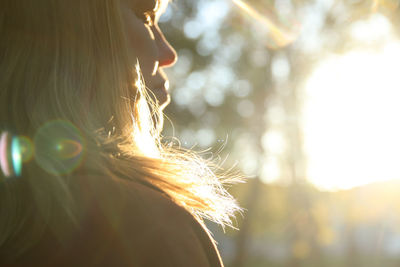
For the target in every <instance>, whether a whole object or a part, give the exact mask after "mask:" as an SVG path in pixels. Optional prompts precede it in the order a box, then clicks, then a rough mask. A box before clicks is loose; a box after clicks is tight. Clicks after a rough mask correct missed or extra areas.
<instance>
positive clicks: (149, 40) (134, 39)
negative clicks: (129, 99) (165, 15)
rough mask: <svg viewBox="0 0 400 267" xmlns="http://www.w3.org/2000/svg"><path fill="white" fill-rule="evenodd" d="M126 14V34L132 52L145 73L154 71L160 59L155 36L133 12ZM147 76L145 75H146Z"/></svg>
mask: <svg viewBox="0 0 400 267" xmlns="http://www.w3.org/2000/svg"><path fill="white" fill-rule="evenodd" d="M130 13H131V14H125V15H126V16H125V18H124V19H125V21H124V24H125V32H126V35H127V37H128V42H129V43H128V46H129V49H130V52H131V53H132V54H133V55H134V56H135V57H137V58H138V60H139V63H140V66H141V68H142V71H143V72H148V71H152V70H153V69H154V65H155V64H156V61H157V58H158V49H157V44H156V41H155V40H154V35H153V33H152V32H151V29H149V28H148V27H147V26H145V25H144V24H143V22H142V21H141V20H140V19H138V18H137V17H136V16H135V15H134V14H133V13H132V12H130ZM144 74H145V73H144Z"/></svg>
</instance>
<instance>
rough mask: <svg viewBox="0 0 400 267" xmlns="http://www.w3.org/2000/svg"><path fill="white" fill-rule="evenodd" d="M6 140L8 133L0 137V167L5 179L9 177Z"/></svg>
mask: <svg viewBox="0 0 400 267" xmlns="http://www.w3.org/2000/svg"><path fill="white" fill-rule="evenodd" d="M7 139H8V133H7V132H4V133H2V134H1V137H0V167H1V170H2V171H3V174H4V176H5V177H9V176H11V170H10V167H9V162H8V156H7Z"/></svg>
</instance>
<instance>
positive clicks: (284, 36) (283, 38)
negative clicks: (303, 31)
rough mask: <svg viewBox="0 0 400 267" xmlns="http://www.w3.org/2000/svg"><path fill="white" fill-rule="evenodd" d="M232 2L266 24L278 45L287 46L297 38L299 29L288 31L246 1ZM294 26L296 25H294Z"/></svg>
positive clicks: (262, 23) (233, 0)
mask: <svg viewBox="0 0 400 267" xmlns="http://www.w3.org/2000/svg"><path fill="white" fill-rule="evenodd" d="M232 2H233V3H234V4H235V5H236V6H237V7H239V8H240V10H242V11H243V12H244V13H246V14H247V15H249V16H250V17H251V18H253V19H255V20H256V21H257V22H258V23H260V25H262V26H264V27H265V28H266V29H268V30H269V31H270V34H271V37H272V39H273V40H274V41H275V42H276V45H277V46H278V47H283V46H286V45H288V44H290V43H292V42H293V41H294V40H295V39H296V38H297V35H298V33H297V31H293V32H291V31H287V30H284V29H283V28H282V27H281V26H280V25H278V24H277V23H276V22H274V21H273V20H272V19H271V18H269V17H268V16H264V15H263V14H261V13H260V12H258V11H257V10H256V9H255V8H253V7H252V6H250V5H249V4H247V3H245V2H244V1H242V0H232ZM292 26H293V28H296V27H294V26H295V25H292Z"/></svg>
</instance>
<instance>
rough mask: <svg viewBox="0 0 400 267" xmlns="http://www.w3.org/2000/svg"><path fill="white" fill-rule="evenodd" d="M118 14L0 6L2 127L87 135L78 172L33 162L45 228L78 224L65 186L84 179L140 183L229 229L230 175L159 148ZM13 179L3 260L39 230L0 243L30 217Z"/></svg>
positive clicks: (37, 2)
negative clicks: (53, 124) (66, 129)
mask: <svg viewBox="0 0 400 267" xmlns="http://www.w3.org/2000/svg"><path fill="white" fill-rule="evenodd" d="M120 12H121V11H120V8H119V1H116V0H84V1H83V0H68V1H65V0H51V1H49V0H2V1H0V36H1V38H0V124H1V125H3V126H5V127H11V128H12V129H13V130H14V131H15V132H16V133H18V134H21V135H25V136H29V137H31V138H33V136H34V135H35V133H36V131H37V129H38V128H39V127H40V126H42V125H43V124H45V123H46V122H49V121H52V120H56V119H57V120H58V119H61V120H66V121H69V122H71V123H72V124H73V125H75V126H76V127H77V128H78V129H79V130H80V131H81V133H82V135H83V136H84V137H85V139H86V142H85V143H86V145H85V160H84V162H83V165H82V166H80V168H79V169H77V170H75V171H74V172H72V173H70V174H67V175H54V174H49V173H47V172H45V171H44V170H43V169H41V168H39V167H38V166H37V165H36V164H34V163H33V162H31V163H28V164H26V166H24V169H23V177H22V178H21V181H26V185H25V187H27V191H28V192H29V194H31V196H32V199H33V201H34V203H35V204H34V205H35V206H36V207H37V209H39V211H40V214H41V217H42V218H44V220H45V221H46V223H47V224H49V225H50V226H51V224H52V218H53V216H55V215H54V214H55V213H57V214H58V213H61V214H64V215H65V217H66V218H67V221H68V220H70V221H71V222H73V221H74V220H75V219H76V218H75V215H74V214H75V207H76V206H77V205H79V203H76V200H74V199H73V198H72V197H71V194H70V191H69V183H68V182H69V180H70V178H71V177H72V176H77V175H80V174H82V175H85V174H91V173H98V174H101V175H105V176H108V177H110V179H115V180H118V179H129V180H142V181H143V182H146V183H149V184H151V185H153V186H156V187H157V188H159V189H160V190H162V191H163V192H165V193H166V194H167V195H168V196H170V197H171V199H172V200H173V201H175V202H176V203H177V204H178V205H181V206H183V207H184V208H186V209H187V210H188V211H189V212H191V213H192V214H193V215H194V216H196V217H197V218H198V219H200V220H201V218H207V219H210V220H213V221H215V222H217V223H220V224H222V225H230V223H231V221H230V217H231V216H232V215H233V213H234V212H235V211H237V210H238V209H239V208H238V206H237V205H236V203H235V201H234V200H233V198H232V197H231V196H230V195H229V194H228V193H227V191H226V190H225V189H224V188H223V186H222V183H223V182H231V181H233V180H235V179H234V178H229V179H228V178H226V177H224V176H223V175H219V174H218V175H217V174H216V172H215V170H212V167H210V166H211V165H210V164H208V163H207V162H206V161H204V160H203V159H201V158H200V157H198V156H196V155H195V154H194V153H192V152H190V151H185V150H183V149H179V148H173V146H170V145H169V144H162V143H161V141H160V137H159V131H158V130H157V126H156V127H154V124H153V122H152V121H156V122H157V121H158V123H161V122H160V120H161V118H162V117H161V114H160V111H159V108H158V107H157V104H156V103H152V102H151V101H150V100H149V97H148V96H147V92H146V90H145V88H144V85H143V82H142V81H141V79H140V75H139V72H140V69H139V68H138V64H137V62H136V55H134V51H133V52H132V53H131V52H130V51H129V50H128V49H127V42H126V36H125V34H124V31H123V25H122V17H121V13H120ZM128 51H129V52H128ZM149 107H150V108H149ZM18 183H20V182H19V181H17V179H15V180H8V181H7V182H3V183H2V184H1V185H0V218H1V220H0V248H1V250H2V251H5V250H8V251H7V253H8V254H7V255H9V256H10V255H13V256H16V255H18V254H19V253H22V252H23V251H25V250H26V249H28V248H29V247H30V246H31V245H32V244H34V242H35V241H37V240H38V238H39V237H40V235H41V233H42V231H43V229H44V225H43V223H42V222H41V221H34V222H29V224H31V225H32V229H33V230H32V231H31V233H29V234H27V235H26V236H24V238H23V240H19V243H18V244H17V245H16V246H15V247H13V248H9V247H7V248H6V247H4V246H5V244H6V242H7V241H8V240H9V239H12V237H13V236H14V235H15V234H16V233H18V230H19V229H20V228H21V227H22V225H23V224H24V223H26V222H25V220H27V215H26V214H23V213H22V214H21V212H20V211H21V205H26V203H23V202H22V200H21V199H23V197H26V196H22V194H26V191H25V189H24V190H22V189H21V188H20V187H19V186H16V185H17V184H18ZM64 215H63V216H64ZM57 227H58V226H53V228H57ZM10 257H11V256H10Z"/></svg>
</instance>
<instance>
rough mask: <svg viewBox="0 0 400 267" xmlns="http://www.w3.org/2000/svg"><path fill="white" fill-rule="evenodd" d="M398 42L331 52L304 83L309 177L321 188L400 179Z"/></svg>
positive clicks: (399, 44)
mask: <svg viewBox="0 0 400 267" xmlns="http://www.w3.org/2000/svg"><path fill="white" fill-rule="evenodd" d="M399 70H400V42H390V43H388V44H387V45H386V46H384V48H383V49H381V50H380V51H373V52H372V51H362V50H360V51H353V52H350V53H348V54H345V55H342V56H332V57H330V58H329V59H327V60H325V61H324V62H322V63H321V64H320V66H319V67H317V68H316V70H315V72H314V73H313V74H312V76H311V77H310V79H309V80H308V83H307V85H306V95H307V97H306V103H305V108H304V114H303V115H304V117H303V118H304V133H305V150H306V153H307V155H308V177H309V179H310V181H311V182H312V183H314V184H315V185H316V186H318V187H319V188H321V189H328V190H335V189H348V188H352V187H355V186H359V185H364V184H368V183H371V182H375V181H385V180H391V179H400V79H399Z"/></svg>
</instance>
